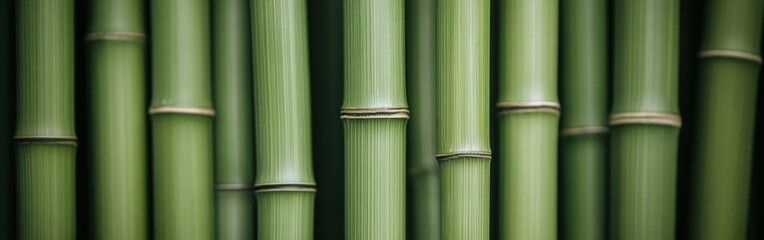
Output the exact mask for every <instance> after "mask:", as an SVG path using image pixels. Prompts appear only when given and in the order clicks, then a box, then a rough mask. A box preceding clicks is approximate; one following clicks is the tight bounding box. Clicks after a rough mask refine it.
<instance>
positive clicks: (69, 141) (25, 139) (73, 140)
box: [13, 136, 77, 146]
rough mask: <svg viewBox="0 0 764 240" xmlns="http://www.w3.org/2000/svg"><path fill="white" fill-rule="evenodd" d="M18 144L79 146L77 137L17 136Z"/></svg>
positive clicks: (15, 139)
mask: <svg viewBox="0 0 764 240" xmlns="http://www.w3.org/2000/svg"><path fill="white" fill-rule="evenodd" d="M13 141H14V142H15V143H16V144H52V145H72V146H77V137H72V136H15V137H13Z"/></svg>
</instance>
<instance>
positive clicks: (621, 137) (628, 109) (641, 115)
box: [610, 0, 681, 240]
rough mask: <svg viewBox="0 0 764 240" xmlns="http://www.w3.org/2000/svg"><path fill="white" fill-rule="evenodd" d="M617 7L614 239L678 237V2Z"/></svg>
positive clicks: (624, 1) (651, 0)
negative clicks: (676, 233)
mask: <svg viewBox="0 0 764 240" xmlns="http://www.w3.org/2000/svg"><path fill="white" fill-rule="evenodd" d="M614 9H615V12H614V17H615V26H616V27H615V28H614V29H615V33H614V36H615V37H614V49H615V52H614V86H613V91H614V92H613V97H614V103H613V110H612V115H611V117H610V125H611V127H612V137H611V147H612V153H611V157H612V163H611V173H610V174H611V184H612V185H611V186H612V187H611V194H612V195H611V209H612V211H611V219H610V220H611V230H610V234H611V236H610V237H611V238H612V239H625V240H628V239H656V240H659V239H674V229H675V227H674V222H675V201H676V193H675V191H676V171H677V169H676V167H677V147H678V140H679V126H681V119H680V118H679V106H678V89H677V88H678V81H677V78H678V75H677V71H678V67H677V66H678V50H679V48H678V43H679V41H678V40H679V36H678V33H679V1H677V0H647V1H629V0H620V1H616V2H615V8H614Z"/></svg>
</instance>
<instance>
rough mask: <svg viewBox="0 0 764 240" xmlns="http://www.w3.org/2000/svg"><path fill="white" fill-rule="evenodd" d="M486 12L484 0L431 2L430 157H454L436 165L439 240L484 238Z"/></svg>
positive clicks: (487, 196) (486, 195)
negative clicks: (433, 86) (433, 141)
mask: <svg viewBox="0 0 764 240" xmlns="http://www.w3.org/2000/svg"><path fill="white" fill-rule="evenodd" d="M489 8H490V1H487V0H479V1H470V2H468V1H457V0H448V1H441V2H438V3H437V10H436V15H437V27H436V29H437V30H436V31H437V44H436V46H437V69H438V72H437V132H436V133H437V135H436V136H437V146H436V152H437V154H439V155H440V156H443V155H446V156H454V157H455V158H454V159H447V160H445V161H442V162H440V164H439V165H440V176H441V190H440V191H441V193H440V194H441V206H440V209H441V222H440V231H441V234H440V235H441V237H442V238H443V239H488V237H489V229H490V225H489V221H490V219H489V218H490V217H489V209H490V185H491V184H490V154H491V148H490V142H489V140H490V139H489V137H490V134H489V131H490V130H489V116H490V115H489V112H488V111H489V109H491V107H490V103H489V102H490V100H489V92H490V91H489V67H490V65H489V60H490V58H489V49H490V33H489V32H490V9H489ZM460 154H467V155H469V156H463V155H460ZM475 155H480V156H483V157H484V158H474V157H470V156H475Z"/></svg>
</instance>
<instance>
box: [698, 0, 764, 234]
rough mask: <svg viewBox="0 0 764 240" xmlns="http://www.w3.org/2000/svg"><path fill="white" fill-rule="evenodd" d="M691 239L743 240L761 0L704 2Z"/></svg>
mask: <svg viewBox="0 0 764 240" xmlns="http://www.w3.org/2000/svg"><path fill="white" fill-rule="evenodd" d="M706 3H707V5H706V7H705V9H706V14H705V16H706V21H705V24H704V27H705V34H704V35H703V43H702V48H701V51H700V53H699V57H700V59H701V68H700V74H701V77H700V88H699V89H700V90H699V91H700V94H699V96H701V97H700V98H698V101H699V108H698V109H699V110H698V111H699V113H698V117H699V118H698V131H697V132H698V138H697V142H696V143H695V147H694V148H693V149H695V154H694V156H695V161H696V163H697V164H698V165H697V167H696V168H695V169H696V172H695V174H694V176H695V181H694V182H695V187H694V197H693V198H692V199H693V201H694V204H693V208H692V209H693V210H692V213H693V215H694V217H692V218H690V219H691V220H692V225H691V226H692V227H691V229H692V232H691V234H692V238H693V239H746V225H747V215H748V195H749V190H748V189H749V186H750V176H751V170H750V169H751V158H752V154H753V148H752V147H753V146H752V145H753V144H752V143H753V139H754V122H755V116H756V115H755V114H756V95H757V93H756V89H757V84H758V80H759V70H760V66H761V55H760V51H761V49H760V40H761V27H762V9H763V8H762V7H764V5H763V4H762V1H758V0H734V1H718V0H709V1H706Z"/></svg>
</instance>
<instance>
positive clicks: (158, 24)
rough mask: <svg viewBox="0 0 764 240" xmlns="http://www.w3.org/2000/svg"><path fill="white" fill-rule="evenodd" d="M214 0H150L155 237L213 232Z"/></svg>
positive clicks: (199, 236) (208, 236) (198, 236)
mask: <svg viewBox="0 0 764 240" xmlns="http://www.w3.org/2000/svg"><path fill="white" fill-rule="evenodd" d="M209 20H210V17H209V3H208V1H205V0H156V1H151V21H152V22H151V30H152V32H151V33H152V35H151V44H152V48H151V49H152V64H153V66H152V101H151V106H150V109H149V114H150V115H151V124H152V143H153V148H152V150H153V162H152V163H153V166H152V167H153V179H152V180H153V189H154V195H153V198H154V205H153V206H154V208H153V209H154V213H153V215H154V238H156V239H212V238H213V237H214V226H215V225H214V215H213V196H214V195H213V181H214V180H213V177H212V175H213V170H212V169H213V163H212V159H213V152H212V148H213V142H212V141H213V131H212V130H213V123H212V118H213V117H214V115H215V111H214V110H213V108H212V97H211V95H212V91H211V90H210V89H211V82H210V66H211V65H210V60H209V59H210V39H209V26H210V23H209Z"/></svg>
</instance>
